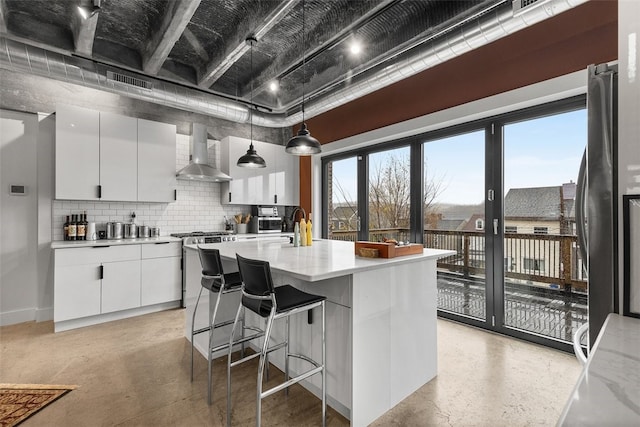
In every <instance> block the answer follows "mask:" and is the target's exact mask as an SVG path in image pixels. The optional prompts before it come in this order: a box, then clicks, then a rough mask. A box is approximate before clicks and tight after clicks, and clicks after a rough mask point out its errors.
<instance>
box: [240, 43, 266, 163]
mask: <svg viewBox="0 0 640 427" xmlns="http://www.w3.org/2000/svg"><path fill="white" fill-rule="evenodd" d="M257 41H258V40H256V39H255V37H247V40H246V42H247V44H249V46H251V49H250V50H249V52H250V55H249V56H250V58H251V105H250V107H249V124H250V127H251V142H250V143H249V149H248V150H247V154H245V155H244V156H242V157H240V158H239V159H238V166H240V167H242V168H265V167H267V164H266V163H265V161H264V159H263V158H262V157H260V156H259V155H258V153H257V152H256V149H255V148H253V108H254V106H253V44H254V43H256V42H257Z"/></svg>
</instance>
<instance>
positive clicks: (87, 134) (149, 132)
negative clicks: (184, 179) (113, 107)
mask: <svg viewBox="0 0 640 427" xmlns="http://www.w3.org/2000/svg"><path fill="white" fill-rule="evenodd" d="M55 158H56V172H55V173H56V185H55V186H56V194H55V197H56V199H67V200H113V201H130V202H135V201H141V202H172V201H174V200H175V190H176V127H175V125H170V124H167V123H159V122H152V121H149V120H142V119H136V118H134V117H127V116H123V115H119V114H113V113H105V112H98V111H93V110H88V109H85V108H81V107H74V106H68V105H59V106H57V109H56V154H55Z"/></svg>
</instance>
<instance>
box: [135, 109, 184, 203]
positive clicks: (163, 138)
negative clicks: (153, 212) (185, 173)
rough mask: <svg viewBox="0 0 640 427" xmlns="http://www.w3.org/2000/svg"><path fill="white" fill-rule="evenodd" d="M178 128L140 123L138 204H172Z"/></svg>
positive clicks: (147, 122)
mask: <svg viewBox="0 0 640 427" xmlns="http://www.w3.org/2000/svg"><path fill="white" fill-rule="evenodd" d="M175 189H176V126H175V125H171V124H168V123H159V122H152V121H149V120H143V119H138V200H139V201H141V202H173V201H175Z"/></svg>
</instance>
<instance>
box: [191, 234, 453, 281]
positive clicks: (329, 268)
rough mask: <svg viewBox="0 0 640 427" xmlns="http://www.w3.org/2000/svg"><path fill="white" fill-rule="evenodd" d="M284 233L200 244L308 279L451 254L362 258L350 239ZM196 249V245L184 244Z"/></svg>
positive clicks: (434, 251) (226, 255)
mask: <svg viewBox="0 0 640 427" xmlns="http://www.w3.org/2000/svg"><path fill="white" fill-rule="evenodd" d="M285 239H287V238H286V237H285V236H282V239H281V240H277V241H274V240H267V241H261V240H260V239H256V240H251V241H244V242H242V241H239V242H226V243H209V244H204V245H200V246H202V247H204V248H216V249H219V250H220V256H222V257H223V258H229V259H235V256H236V253H237V254H240V255H242V256H244V257H246V258H252V259H260V260H264V261H268V262H269V264H270V266H271V269H272V270H273V271H275V272H282V273H286V274H289V275H290V276H293V277H297V278H299V279H302V280H306V281H309V282H313V281H317V280H324V279H329V278H333V277H339V276H345V275H348V274H353V273H357V272H360V271H366V270H371V269H376V268H385V267H388V266H391V265H394V264H403V263H410V262H420V261H424V260H427V259H438V258H442V257H445V256H449V255H454V254H455V252H454V251H448V250H439V249H425V250H424V251H423V253H422V254H417V255H408V256H402V257H396V258H362V257H359V256H356V255H355V249H354V243H353V242H345V241H339V240H325V239H318V240H316V239H314V240H313V245H312V246H299V247H294V246H293V245H291V244H289V242H288V240H285ZM185 248H189V249H193V250H196V249H197V245H185Z"/></svg>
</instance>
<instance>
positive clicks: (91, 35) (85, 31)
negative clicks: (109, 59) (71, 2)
mask: <svg viewBox="0 0 640 427" xmlns="http://www.w3.org/2000/svg"><path fill="white" fill-rule="evenodd" d="M74 9H75V8H74ZM99 15H100V13H96V14H95V15H93V16H92V17H90V18H87V19H83V18H82V17H80V15H79V14H78V13H74V14H73V18H72V19H73V22H72V24H71V29H72V31H73V44H74V46H75V47H76V53H78V54H81V55H85V56H91V55H92V53H93V41H94V40H95V37H96V26H97V25H98V16H99Z"/></svg>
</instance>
